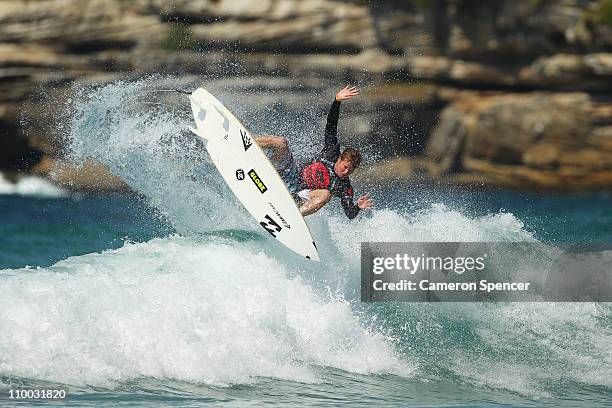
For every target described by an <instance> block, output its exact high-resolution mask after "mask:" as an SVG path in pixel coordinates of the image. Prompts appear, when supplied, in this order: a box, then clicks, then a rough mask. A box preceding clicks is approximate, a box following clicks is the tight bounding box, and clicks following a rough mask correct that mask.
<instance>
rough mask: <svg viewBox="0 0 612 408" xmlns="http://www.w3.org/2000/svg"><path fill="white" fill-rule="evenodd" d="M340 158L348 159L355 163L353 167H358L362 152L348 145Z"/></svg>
mask: <svg viewBox="0 0 612 408" xmlns="http://www.w3.org/2000/svg"><path fill="white" fill-rule="evenodd" d="M340 160H348V161H350V162H351V164H352V165H353V169H356V168H357V167H359V165H360V164H361V153H359V150H357V149H353V148H352V147H347V148H346V149H344V151H343V152H342V153H341V154H340Z"/></svg>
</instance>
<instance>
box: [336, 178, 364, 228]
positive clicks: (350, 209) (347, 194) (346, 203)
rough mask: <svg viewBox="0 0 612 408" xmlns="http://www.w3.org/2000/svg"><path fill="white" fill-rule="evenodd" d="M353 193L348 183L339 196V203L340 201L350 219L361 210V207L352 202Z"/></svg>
mask: <svg viewBox="0 0 612 408" xmlns="http://www.w3.org/2000/svg"><path fill="white" fill-rule="evenodd" d="M353 194H354V192H353V187H351V185H350V184H349V185H348V186H347V187H346V188H345V189H344V191H343V192H342V195H341V196H340V203H342V208H344V213H345V214H346V216H347V217H348V218H349V219H350V220H352V219H353V218H355V217H356V216H357V214H359V211H360V210H361V208H359V206H358V205H357V204H355V203H354V202H353Z"/></svg>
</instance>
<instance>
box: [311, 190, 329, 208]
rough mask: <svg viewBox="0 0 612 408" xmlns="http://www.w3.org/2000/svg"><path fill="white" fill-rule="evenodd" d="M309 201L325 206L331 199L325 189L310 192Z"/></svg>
mask: <svg viewBox="0 0 612 408" xmlns="http://www.w3.org/2000/svg"><path fill="white" fill-rule="evenodd" d="M310 199H311V200H316V201H317V202H318V203H320V204H321V205H325V204H327V203H328V202H329V200H330V199H331V191H329V190H327V189H318V190H311V191H310Z"/></svg>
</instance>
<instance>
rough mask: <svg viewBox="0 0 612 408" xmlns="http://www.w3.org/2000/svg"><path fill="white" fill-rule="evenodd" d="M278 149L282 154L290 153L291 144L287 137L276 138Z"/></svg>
mask: <svg viewBox="0 0 612 408" xmlns="http://www.w3.org/2000/svg"><path fill="white" fill-rule="evenodd" d="M275 142H276V148H277V149H278V150H279V151H281V152H288V151H289V142H288V141H287V138H286V137H283V136H279V137H278V138H276V141H275Z"/></svg>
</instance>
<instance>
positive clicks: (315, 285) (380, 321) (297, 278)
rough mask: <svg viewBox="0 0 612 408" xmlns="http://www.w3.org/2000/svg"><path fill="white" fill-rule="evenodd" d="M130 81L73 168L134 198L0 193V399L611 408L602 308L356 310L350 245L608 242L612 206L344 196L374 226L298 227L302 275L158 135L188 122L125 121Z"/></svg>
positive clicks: (472, 195)
mask: <svg viewBox="0 0 612 408" xmlns="http://www.w3.org/2000/svg"><path fill="white" fill-rule="evenodd" d="M133 86H134V85H130V84H115V85H112V86H109V87H105V88H101V89H96V90H92V91H89V92H85V93H84V95H86V97H85V99H84V100H82V101H79V102H78V103H77V105H76V106H75V108H74V109H75V110H76V112H75V114H74V116H72V120H71V121H70V122H69V124H70V126H69V129H70V131H69V136H70V138H71V142H70V143H71V148H72V151H73V157H72V159H73V160H77V161H78V160H79V159H82V158H84V157H88V156H90V157H95V158H96V159H97V160H99V161H101V162H103V163H105V164H107V165H108V166H109V167H110V168H111V169H112V170H113V172H115V173H116V174H118V175H119V176H121V177H122V178H123V179H124V180H126V181H127V182H128V183H129V184H130V186H132V188H133V189H134V190H135V191H138V193H139V194H138V195H94V196H80V195H79V196H71V195H65V196H64V197H59V198H50V197H45V195H44V194H41V195H38V196H36V195H34V196H28V197H25V196H20V195H5V196H0V269H1V270H0V391H2V392H4V390H6V389H7V388H8V387H16V386H23V387H43V386H45V387H52V386H61V387H67V388H68V389H69V394H70V396H69V398H68V399H67V400H66V401H65V404H67V405H74V406H99V405H104V406H200V405H205V404H207V405H218V406H245V405H254V406H260V405H278V406H300V407H301V406H340V405H350V406H366V405H369V406H371V405H375V406H389V407H391V406H432V407H450V406H453V407H524V406H537V407H577V406H579V407H608V406H610V405H611V404H612V306H611V305H610V304H607V303H603V304H597V303H556V304H553V303H550V304H549V303H530V304H523V303H512V304H509V303H498V304H496V303H488V304H480V303H464V304H454V303H440V304H410V303H406V304H390V303H385V304H363V303H361V302H360V301H359V299H360V294H359V277H360V265H359V243H360V241H540V242H544V243H547V244H550V245H557V244H561V243H565V242H610V239H611V238H612V205H611V204H612V198H611V197H610V196H609V195H606V194H596V195H585V196H542V195H537V194H528V193H518V192H512V191H505V190H499V189H489V190H476V189H466V188H456V187H444V186H435V185H413V184H402V183H390V184H386V185H385V186H384V187H376V186H374V187H372V186H370V187H368V186H357V187H356V188H357V190H358V191H364V190H372V192H373V195H374V196H375V198H376V200H377V208H376V209H375V210H374V211H372V212H371V213H369V214H362V215H361V216H360V217H359V219H357V220H355V221H348V220H347V219H346V218H345V217H344V215H343V214H342V212H341V209H340V207H339V205H338V203H332V204H331V205H330V206H328V208H325V209H324V210H323V211H322V212H320V213H318V214H316V215H315V216H312V217H309V218H308V223H309V226H310V228H311V230H312V232H313V236H314V237H315V239H316V240H317V243H318V247H319V248H320V252H321V253H320V255H321V259H322V262H321V263H320V264H316V263H312V262H309V261H307V260H305V259H301V258H298V257H296V256H295V255H294V254H292V253H291V252H289V251H288V250H286V249H285V248H283V247H282V246H280V245H279V244H278V243H277V242H275V241H274V240H272V239H271V238H270V237H269V236H268V235H267V234H265V233H262V232H261V231H260V229H259V227H258V226H257V225H254V224H255V223H254V222H253V221H252V220H251V218H250V217H249V216H248V214H246V213H245V212H244V210H242V209H241V207H240V206H238V205H237V204H236V202H235V199H234V198H233V196H232V194H231V192H229V191H228V190H227V188H226V187H225V186H224V184H223V183H222V182H221V181H219V179H218V177H216V175H215V174H216V173H214V169H212V168H211V166H210V163H209V162H208V161H207V159H206V157H205V156H204V155H203V154H202V153H201V150H198V149H197V146H194V145H192V144H191V143H192V141H191V140H189V139H188V138H187V137H186V136H185V137H184V138H182V139H181V138H177V137H174V136H175V135H176V134H177V132H179V134H181V135H184V134H183V133H180V132H181V130H180V129H182V128H184V127H185V126H186V124H187V123H188V122H187V120H188V118H187V119H186V118H185V117H184V116H183V115H182V114H177V113H176V112H173V111H160V112H157V113H156V115H155V116H154V117H147V116H146V115H136V114H134V113H133V112H131V111H125V110H123V109H122V108H121V106H124V105H125V104H126V98H127V99H129V95H132V94H134V89H133ZM139 86H140V85H139ZM232 108H233V109H234V110H236V111H237V112H240V106H233V107H232ZM245 109H246V108H245ZM109 112H110V113H109ZM108 115H111V117H110V118H109V117H108ZM356 184H357V183H356ZM529 266H530V264H529V260H524V267H526V268H529ZM6 402H7V401H6V400H0V404H3V403H6ZM28 404H31V402H29V403H28Z"/></svg>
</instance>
